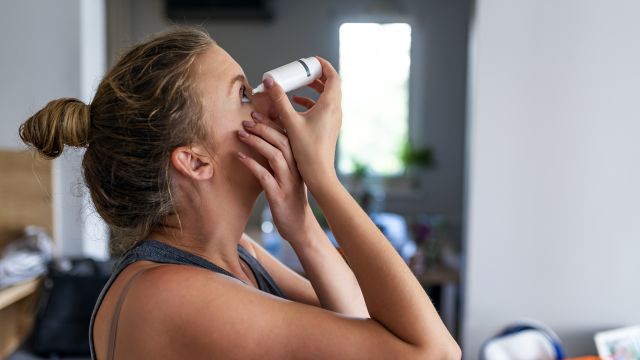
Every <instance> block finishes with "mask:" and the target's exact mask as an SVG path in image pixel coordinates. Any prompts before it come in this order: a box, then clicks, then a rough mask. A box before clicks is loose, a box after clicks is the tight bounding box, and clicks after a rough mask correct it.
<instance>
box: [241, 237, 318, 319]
mask: <svg viewBox="0 0 640 360" xmlns="http://www.w3.org/2000/svg"><path fill="white" fill-rule="evenodd" d="M240 245H242V246H243V247H244V248H245V249H247V251H249V252H250V253H251V255H253V257H255V258H256V259H257V260H258V262H259V263H260V264H261V265H262V266H263V267H264V268H265V269H266V270H267V272H268V273H269V275H271V277H272V278H273V280H275V282H276V283H277V284H278V286H279V287H280V288H281V289H282V291H284V293H285V294H286V295H287V297H288V298H289V299H290V300H293V301H296V302H300V303H303V304H308V305H313V306H318V307H320V306H321V304H320V300H318V295H317V294H316V292H315V290H314V289H313V286H312V285H311V282H310V281H309V280H307V279H305V278H304V277H302V276H301V275H300V274H298V273H297V272H295V271H293V270H291V269H290V268H289V267H287V266H286V265H284V264H283V263H282V262H280V260H278V259H276V258H275V257H274V256H273V255H271V254H270V253H269V252H268V251H267V250H265V249H264V248H263V247H262V246H261V245H260V244H258V243H257V242H255V241H254V240H253V239H251V238H250V237H249V236H248V235H246V234H243V235H242V238H241V239H240Z"/></svg>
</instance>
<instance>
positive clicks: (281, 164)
mask: <svg viewBox="0 0 640 360" xmlns="http://www.w3.org/2000/svg"><path fill="white" fill-rule="evenodd" d="M265 128H267V127H266V126H263V129H265ZM269 129H271V130H273V129H272V128H269ZM273 132H274V133H277V131H275V130H273ZM271 135H273V134H271ZM280 135H282V134H280ZM238 138H239V139H240V141H242V142H244V143H245V144H248V145H249V146H251V147H252V148H254V149H256V150H257V151H258V153H260V155H262V156H264V157H265V158H266V159H267V161H268V162H269V166H270V167H271V169H272V170H273V172H274V174H275V175H276V176H275V177H276V179H279V180H283V179H285V178H286V176H287V173H289V172H290V168H289V165H288V164H287V160H286V159H285V157H284V154H283V153H282V151H280V150H279V149H278V148H277V147H274V146H273V145H271V144H270V143H268V142H267V141H266V140H264V139H263V138H261V137H260V136H256V135H252V134H250V133H248V132H247V131H246V130H239V131H238Z"/></svg>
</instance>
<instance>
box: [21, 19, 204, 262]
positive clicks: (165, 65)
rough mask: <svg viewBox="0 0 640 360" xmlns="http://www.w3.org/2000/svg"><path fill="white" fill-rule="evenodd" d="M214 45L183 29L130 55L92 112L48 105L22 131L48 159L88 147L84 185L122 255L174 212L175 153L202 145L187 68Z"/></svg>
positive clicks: (80, 106) (79, 106)
mask: <svg viewBox="0 0 640 360" xmlns="http://www.w3.org/2000/svg"><path fill="white" fill-rule="evenodd" d="M213 44H214V41H213V40H212V39H211V37H210V36H209V35H208V34H207V33H206V32H205V31H203V30H202V29H199V28H193V27H183V28H178V29H174V30H172V31H170V32H168V33H165V34H163V35H160V36H157V37H155V38H152V39H151V40H149V41H146V42H144V43H142V44H139V45H137V46H135V47H133V48H132V49H131V50H129V51H128V52H127V53H126V54H125V55H124V56H123V57H122V58H121V59H120V60H119V61H118V63H117V64H116V65H115V66H114V67H113V68H112V69H111V70H110V71H109V72H108V74H107V75H106V76H105V77H104V78H103V79H102V81H101V82H100V85H99V86H98V89H97V91H96V94H95V97H94V98H93V101H92V102H91V104H88V105H87V104H84V103H83V102H82V101H80V100H78V99H72V98H62V99H57V100H53V101H51V102H49V103H48V104H47V105H46V106H45V107H44V108H42V109H41V110H40V111H38V112H37V113H36V114H34V115H33V116H31V117H30V118H29V119H27V121H25V122H24V123H23V124H22V125H21V126H20V137H21V138H22V141H24V142H25V143H26V144H28V145H30V146H32V147H34V148H35V149H37V150H38V152H39V153H40V154H42V155H43V156H45V157H47V158H49V159H53V158H55V157H57V156H59V155H60V154H61V153H62V150H63V149H64V146H65V145H67V146H75V147H86V148H87V150H86V152H85V154H84V158H83V160H82V170H83V176H84V180H85V182H86V184H87V187H88V188H89V192H90V194H91V198H92V200H93V203H94V204H95V207H96V210H97V211H98V213H99V214H100V216H101V217H102V218H103V219H104V220H105V221H106V222H107V224H109V226H110V227H111V230H112V233H113V235H114V238H113V239H112V242H111V244H112V246H111V248H112V252H113V253H116V254H121V253H123V252H124V251H126V250H128V249H130V248H131V247H133V246H134V245H135V244H136V243H137V242H138V241H140V240H142V239H143V238H145V237H146V236H148V235H149V233H150V231H151V230H152V229H153V228H154V227H155V226H159V225H162V223H163V221H164V220H165V219H166V217H167V216H168V215H169V214H171V213H172V212H173V211H174V204H173V200H172V196H171V188H172V186H171V179H170V176H169V166H170V156H171V152H172V151H173V149H175V148H176V147H179V146H184V145H188V144H191V143H193V142H194V141H197V140H203V139H205V135H206V134H205V127H204V124H203V123H202V106H201V103H200V100H199V94H198V92H197V89H196V87H195V84H194V77H193V71H192V70H193V67H194V66H193V64H194V62H195V60H196V58H197V56H198V55H199V54H202V53H203V52H205V51H206V50H207V49H209V48H210V47H211V46H213Z"/></svg>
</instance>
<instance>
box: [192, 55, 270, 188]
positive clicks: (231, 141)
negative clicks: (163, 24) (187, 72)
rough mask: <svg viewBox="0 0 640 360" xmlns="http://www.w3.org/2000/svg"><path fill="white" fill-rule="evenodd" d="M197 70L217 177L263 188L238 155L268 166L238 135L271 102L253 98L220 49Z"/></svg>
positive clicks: (259, 96)
mask: <svg viewBox="0 0 640 360" xmlns="http://www.w3.org/2000/svg"><path fill="white" fill-rule="evenodd" d="M196 67H197V70H196V79H197V80H196V81H197V86H198V87H199V91H200V96H201V97H202V99H201V102H202V106H203V121H204V123H205V127H206V130H207V133H208V134H209V136H210V139H209V140H210V141H209V143H210V144H211V145H210V153H211V154H212V155H213V158H214V177H215V176H216V175H217V176H220V175H222V176H224V177H225V178H226V179H228V180H229V181H231V182H232V183H234V184H237V185H239V186H242V187H244V188H245V189H246V187H251V188H259V183H258V181H257V179H256V178H255V176H253V174H251V173H250V172H249V170H248V169H247V168H246V167H245V166H244V165H243V164H242V163H240V161H239V160H238V158H237V153H238V151H242V152H243V153H245V154H247V155H249V156H251V157H253V158H254V159H256V160H257V161H258V162H259V163H261V164H262V165H263V166H265V167H266V168H267V169H268V168H269V167H268V162H267V161H266V159H265V158H264V157H262V156H260V155H259V154H257V153H256V152H255V151H254V150H253V149H251V148H249V147H248V146H247V145H246V144H244V143H243V142H241V141H240V140H239V139H238V135H237V133H238V130H240V129H242V128H243V127H242V121H247V120H248V121H251V120H252V119H251V112H252V111H257V112H261V113H265V114H266V113H268V111H269V107H270V106H271V102H270V100H269V98H268V97H267V96H266V95H265V94H257V95H255V96H254V95H251V89H252V88H251V86H250V85H249V83H248V82H247V79H246V78H245V75H244V72H243V71H242V68H241V67H240V65H238V63H237V62H236V61H235V60H234V59H233V58H232V57H231V56H229V54H227V52H226V51H224V50H223V49H222V48H221V47H219V46H217V45H214V46H212V47H211V48H210V49H209V50H207V51H206V52H205V53H203V54H202V55H200V56H199V57H198V59H197V63H196ZM216 171H217V174H216V173H215V172H216Z"/></svg>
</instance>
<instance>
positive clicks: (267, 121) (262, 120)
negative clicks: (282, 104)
mask: <svg viewBox="0 0 640 360" xmlns="http://www.w3.org/2000/svg"><path fill="white" fill-rule="evenodd" d="M277 117H278V115H277V114H275V113H271V114H269V117H266V116H264V115H262V114H261V113H259V112H257V111H252V112H251V118H252V119H253V120H254V121H255V122H257V123H263V124H265V125H268V126H270V127H272V128H274V129H276V130H278V131H279V132H280V133H282V134H286V133H287V131H286V130H285V129H284V128H283V127H282V126H281V125H280V124H278V123H277V122H276V121H275V120H272V119H276V118H277Z"/></svg>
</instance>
